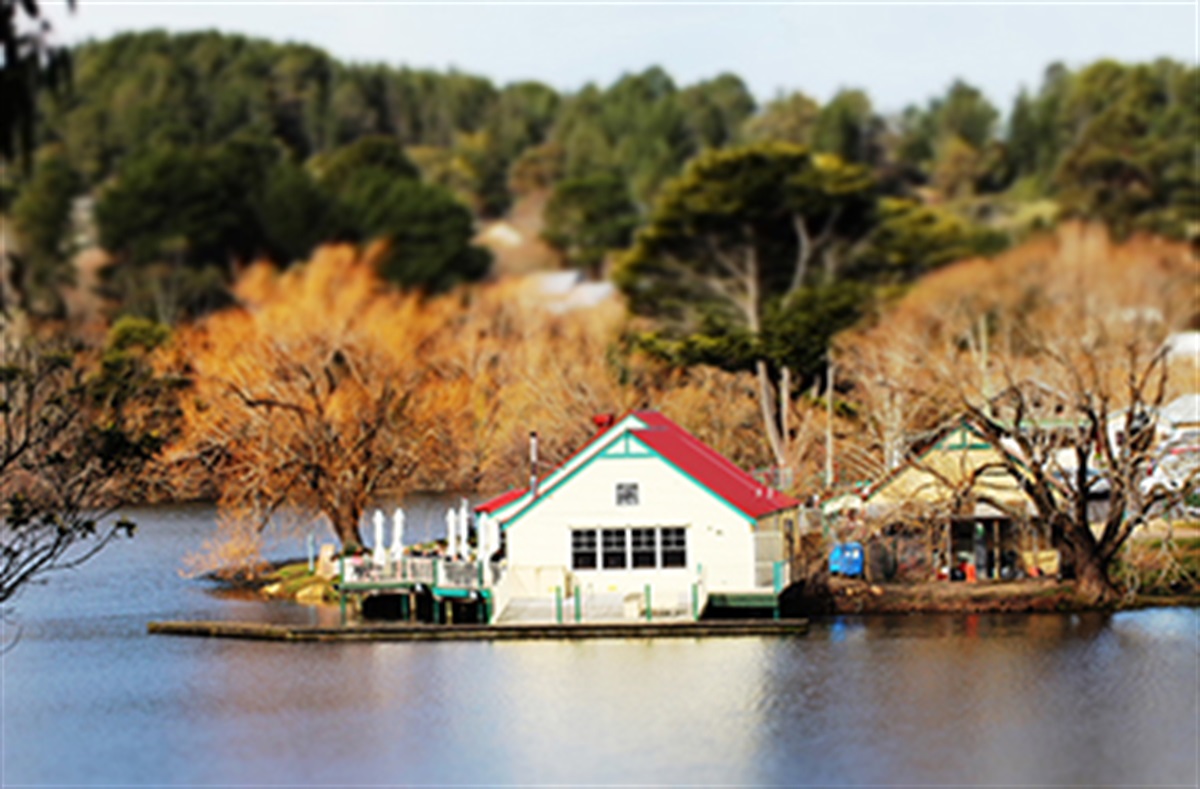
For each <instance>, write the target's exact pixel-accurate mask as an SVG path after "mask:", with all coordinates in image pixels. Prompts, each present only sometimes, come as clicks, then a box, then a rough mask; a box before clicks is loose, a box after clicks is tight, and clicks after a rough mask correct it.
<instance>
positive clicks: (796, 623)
mask: <svg viewBox="0 0 1200 789" xmlns="http://www.w3.org/2000/svg"><path fill="white" fill-rule="evenodd" d="M147 631H148V632H149V633H150V634H152V635H172V636H198V637H208V638H238V639H249V640H256V641H290V642H291V641H301V642H330V641H549V640H584V639H605V638H607V639H647V638H651V639H657V638H714V637H726V638H728V637H747V636H764V637H766V636H781V637H782V636H800V635H804V634H805V633H807V632H808V620H807V619H782V620H780V619H740V620H730V619H722V620H711V621H700V622H689V621H674V622H594V623H586V624H562V625H559V624H490V625H485V624H461V625H425V624H412V623H407V622H406V623H395V624H389V623H371V624H353V625H347V626H343V627H324V626H318V625H300V624H296V625H287V624H270V623H266V622H236V621H194V622H182V621H175V622H170V621H167V622H151V623H150V624H149V625H148V626H147Z"/></svg>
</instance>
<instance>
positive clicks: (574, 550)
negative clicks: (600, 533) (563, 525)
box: [571, 529, 596, 570]
mask: <svg viewBox="0 0 1200 789" xmlns="http://www.w3.org/2000/svg"><path fill="white" fill-rule="evenodd" d="M571 568H572V569H574V570H595V569H596V530H595V529H579V530H577V531H573V532H571Z"/></svg>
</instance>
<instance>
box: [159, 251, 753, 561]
mask: <svg viewBox="0 0 1200 789" xmlns="http://www.w3.org/2000/svg"><path fill="white" fill-rule="evenodd" d="M236 296H237V298H238V301H239V304H240V306H239V307H238V308H236V309H232V310H228V311H225V312H222V313H219V314H215V315H212V316H210V317H208V318H205V319H204V320H202V321H201V322H199V323H198V324H196V325H195V326H193V327H190V328H187V329H183V330H181V331H180V332H179V335H178V337H177V339H176V342H175V345H174V346H173V348H172V349H171V351H170V353H171V358H172V359H173V362H174V364H175V365H176V366H177V367H178V368H180V369H186V370H188V371H189V372H190V375H191V377H192V379H193V383H194V389H193V391H192V392H191V393H190V394H189V396H188V397H187V398H185V402H184V404H183V413H184V420H185V428H184V431H183V432H184V438H183V440H182V441H180V442H178V443H177V444H176V445H175V446H173V447H172V448H171V450H170V452H169V453H168V460H169V461H171V462H173V463H175V464H176V465H177V467H178V466H180V465H188V464H191V465H192V467H193V468H205V469H207V470H208V471H207V473H211V474H213V475H214V476H215V478H216V480H217V481H218V487H219V489H220V491H221V498H220V505H221V511H222V527H221V532H222V535H225V536H227V537H228V541H227V544H226V543H225V542H221V541H220V540H219V541H218V542H214V543H213V544H211V545H209V546H207V547H206V550H205V554H206V556H207V559H206V560H205V561H208V565H204V564H203V561H202V562H201V564H198V565H195V567H196V569H201V568H202V567H203V568H204V569H210V568H211V567H210V566H218V565H223V564H225V563H228V562H230V561H236V562H237V563H252V562H253V561H254V560H255V559H254V555H255V551H256V549H257V547H258V546H259V544H260V543H259V542H258V541H256V539H255V538H253V537H252V536H251V535H253V534H258V533H259V532H260V531H261V529H262V528H264V527H265V526H266V525H267V524H268V523H271V522H273V521H272V519H273V518H275V520H278V514H279V513H280V511H281V510H283V509H288V510H289V511H291V512H292V513H293V514H295V513H297V512H310V513H312V514H313V517H324V519H325V520H327V521H328V522H329V523H330V524H331V525H332V527H333V529H334V531H335V533H336V534H337V535H338V537H339V538H340V539H341V541H342V542H343V543H344V544H347V545H349V544H355V543H358V542H359V533H358V523H359V520H360V518H361V516H362V513H363V512H364V510H365V509H366V508H367V507H368V506H369V505H370V503H371V501H372V500H373V499H377V498H379V497H382V496H388V497H390V498H402V497H403V495H404V494H405V493H407V492H410V491H414V490H478V491H494V490H500V489H503V488H505V487H509V486H513V485H519V484H523V483H524V481H525V480H526V478H527V475H528V463H527V461H526V457H527V452H528V436H529V433H530V431H533V430H536V431H537V432H538V433H539V437H540V453H541V456H542V462H543V463H544V464H545V465H544V466H543V468H546V467H552V466H554V465H557V464H558V463H559V462H561V461H563V460H565V459H566V458H567V457H568V456H569V455H570V454H571V453H572V452H574V451H575V450H576V449H578V448H579V447H580V446H581V445H582V444H583V443H584V442H585V441H586V440H587V439H588V438H589V437H590V435H591V433H592V432H593V431H594V430H595V426H594V424H593V423H592V417H593V416H594V415H595V414H600V413H621V412H624V411H627V410H629V409H633V408H645V407H652V408H659V409H661V410H663V411H664V412H665V413H667V414H668V415H669V416H671V417H672V418H674V419H676V420H677V421H679V422H680V423H681V424H682V425H684V426H685V427H687V428H688V429H690V430H693V431H694V432H696V434H697V435H699V436H700V437H701V438H702V439H703V440H705V441H707V442H709V443H711V444H712V445H713V446H714V447H716V448H717V449H718V450H719V451H722V452H725V453H727V454H729V455H730V456H732V457H733V458H734V459H735V460H736V461H737V462H739V463H742V464H744V465H747V466H754V465H758V464H761V463H762V461H763V459H764V452H763V450H764V449H765V447H764V445H763V443H762V439H761V436H760V435H759V433H758V429H757V424H758V423H757V417H756V411H755V404H754V399H753V397H754V389H753V382H752V381H751V380H750V378H749V377H748V376H736V375H731V374H728V373H722V372H719V371H715V370H707V369H701V370H696V371H693V372H691V373H680V372H675V373H671V372H669V371H667V370H665V369H662V368H661V367H659V366H656V365H655V364H654V363H652V362H650V361H647V360H645V359H640V358H633V359H630V358H628V357H627V355H626V354H624V353H622V352H621V351H620V347H621V338H622V333H623V331H624V329H625V321H626V314H625V310H624V307H623V305H622V304H620V303H619V302H617V301H616V300H613V301H610V302H606V303H603V304H600V305H598V306H595V307H592V308H588V309H577V310H573V311H570V312H566V313H561V314H559V313H555V312H553V311H551V310H549V309H546V308H545V306H544V303H543V302H544V299H545V297H544V296H543V295H542V294H541V292H540V291H539V290H538V288H537V287H536V284H534V283H531V282H530V281H529V280H522V279H511V280H501V281H499V282H495V283H490V284H485V285H479V286H472V287H465V288H462V289H460V290H458V291H455V292H453V293H451V294H449V295H446V296H442V297H438V298H421V297H418V296H415V295H410V294H404V293H400V292H397V291H395V290H394V289H392V288H390V287H388V286H386V285H385V284H383V283H382V282H381V281H380V280H379V279H378V277H377V276H376V275H375V273H374V268H373V257H372V255H371V254H369V253H368V254H365V255H360V254H358V253H356V252H355V251H354V250H352V249H349V248H328V249H323V250H321V251H319V252H318V253H317V255H316V256H315V257H314V258H313V260H312V261H310V262H309V263H307V264H305V265H303V266H298V267H296V268H293V269H291V270H288V271H286V272H283V273H280V272H277V271H275V270H273V269H271V268H269V267H266V266H255V267H252V268H250V269H249V270H247V271H246V272H245V274H244V275H243V276H242V278H241V279H240V280H239V282H238V284H237V287H236Z"/></svg>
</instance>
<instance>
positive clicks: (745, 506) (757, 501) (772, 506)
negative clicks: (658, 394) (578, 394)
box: [630, 411, 800, 518]
mask: <svg viewBox="0 0 1200 789" xmlns="http://www.w3.org/2000/svg"><path fill="white" fill-rule="evenodd" d="M636 413H637V416H638V418H639V419H641V420H642V421H643V422H645V423H646V425H647V428H646V429H645V430H632V431H630V432H631V433H632V434H633V435H635V436H637V437H638V438H639V439H641V440H642V441H644V442H645V443H646V444H647V445H649V446H650V447H651V448H653V449H654V450H655V451H656V452H658V453H659V454H660V455H662V456H663V457H664V458H666V459H667V460H669V461H671V462H672V463H674V464H675V465H676V466H678V467H679V468H680V469H681V470H683V471H684V472H685V473H687V474H688V475H689V476H691V477H692V478H693V479H695V480H696V481H697V482H699V483H700V484H701V485H704V487H706V488H708V489H709V490H711V491H712V492H713V493H715V494H717V495H718V496H720V497H721V498H723V499H725V501H727V502H729V503H730V504H731V505H733V506H734V507H735V508H737V509H739V510H741V511H742V512H743V513H745V514H746V515H749V516H750V517H752V518H761V517H762V516H764V515H768V514H770V513H772V512H778V511H779V510H783V509H790V508H792V507H796V506H798V505H799V504H800V502H799V501H797V500H796V499H794V498H792V497H791V496H789V495H787V494H786V493H780V492H779V491H777V490H775V489H774V488H770V487H767V486H766V485H763V484H762V483H761V482H759V481H758V480H756V479H755V478H754V477H752V476H750V475H749V474H747V473H746V472H745V471H742V470H741V469H740V468H738V467H737V466H735V465H734V464H733V463H731V462H730V461H729V460H728V459H727V458H725V457H724V456H723V455H721V454H720V453H719V452H717V451H716V450H715V449H713V448H712V447H710V446H708V445H707V444H705V443H704V442H703V441H701V440H700V439H698V438H696V437H695V436H693V435H692V434H691V433H689V432H687V431H686V430H684V429H683V428H682V427H680V426H679V425H677V424H675V423H674V422H672V421H671V420H670V419H668V418H667V417H665V416H663V415H662V414H660V413H658V412H657V411H638V412H636Z"/></svg>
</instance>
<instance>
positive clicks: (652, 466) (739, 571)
mask: <svg viewBox="0 0 1200 789" xmlns="http://www.w3.org/2000/svg"><path fill="white" fill-rule="evenodd" d="M798 505H799V502H797V501H796V500H795V499H793V498H792V497H790V496H787V495H785V494H783V493H780V492H779V491H776V490H773V489H771V488H769V487H766V486H764V485H763V484H761V483H759V482H758V481H757V480H756V479H754V478H753V477H752V476H750V475H749V474H747V473H746V472H744V471H742V470H741V469H739V468H738V467H737V466H735V465H734V464H733V463H731V462H730V461H729V460H727V459H726V458H724V457H722V456H721V455H720V454H718V453H717V452H716V451H715V450H713V449H712V448H711V447H709V446H707V445H705V444H704V443H703V442H701V441H700V440H699V439H697V438H696V437H694V436H692V435H691V434H690V433H688V432H687V431H686V430H684V429H683V428H681V427H680V426H679V425H677V424H675V423H674V422H672V421H671V420H670V419H668V418H667V417H665V416H663V415H662V414H659V413H657V412H654V411H634V412H631V413H629V414H627V415H625V416H623V417H621V418H619V419H613V418H610V419H607V420H604V421H603V422H601V423H600V431H599V432H598V433H597V434H596V435H595V436H594V437H593V438H592V439H591V440H590V441H589V442H588V443H587V444H586V445H585V446H584V447H583V448H582V449H580V450H579V451H578V452H576V453H575V454H574V455H573V456H572V457H571V458H570V459H568V460H567V461H566V462H565V463H563V464H562V465H561V466H559V467H558V468H556V469H554V470H553V471H552V472H550V473H549V474H547V475H545V476H544V477H543V478H541V479H537V480H536V483H535V484H531V486H530V487H528V488H523V489H518V490H512V491H509V492H507V493H504V494H501V495H499V496H497V497H495V498H493V499H491V500H489V501H487V502H484V503H482V504H480V505H478V506H476V508H475V511H476V513H477V515H478V516H479V517H480V518H483V519H485V520H487V519H491V520H493V521H495V522H498V524H499V526H500V530H501V533H502V534H503V544H504V546H505V559H504V563H505V565H506V566H505V569H504V575H503V581H502V583H501V584H500V585H499V587H498V588H497V589H495V590H494V594H495V599H494V605H495V607H494V609H493V610H494V611H496V612H497V613H498V614H499V615H500V617H501V618H503V617H504V608H505V607H506V605H507V604H508V603H509V602H510V601H515V600H519V599H521V598H526V599H529V598H533V599H541V600H546V599H548V598H554V597H556V596H557V599H558V600H559V601H560V608H561V610H565V611H566V612H567V613H566V614H565V616H566V617H570V616H572V615H578V614H579V611H578V609H579V607H581V606H583V605H585V604H588V603H589V602H591V601H602V600H608V601H609V604H610V606H609V610H610V611H612V610H613V609H612V607H611V601H612V600H613V599H614V598H616V599H621V600H626V601H628V603H627V604H626V605H625V606H624V608H623V609H621V610H624V611H625V612H626V615H627V616H628V615H630V614H629V611H630V605H633V604H635V603H636V606H635V608H636V613H633V614H632V615H634V616H644V615H646V608H647V606H646V601H647V600H648V601H649V608H650V612H651V614H653V615H654V616H656V617H657V616H659V615H660V614H674V615H681V616H689V615H690V616H696V615H698V614H699V613H700V611H701V610H702V609H703V606H704V603H705V601H708V600H711V601H713V602H714V603H716V602H717V601H718V600H722V601H726V602H728V601H734V603H735V604H736V602H737V601H741V603H740V604H741V605H752V604H754V603H755V601H757V603H758V605H757V606H755V607H774V606H775V605H776V604H777V600H778V594H779V591H780V590H781V589H782V588H783V586H784V585H786V583H787V581H788V579H787V563H786V562H785V561H784V559H785V542H786V537H787V535H789V534H791V533H792V532H793V530H794V527H795V524H796V517H797V507H798ZM493 528H494V527H493ZM747 601H749V602H747ZM592 607H593V608H595V607H596V606H594V605H593V606H592ZM561 610H560V616H563V614H562V613H561ZM591 614H592V612H590V611H585V612H583V614H582V615H583V616H584V617H587V618H594V617H592V615H591Z"/></svg>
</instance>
